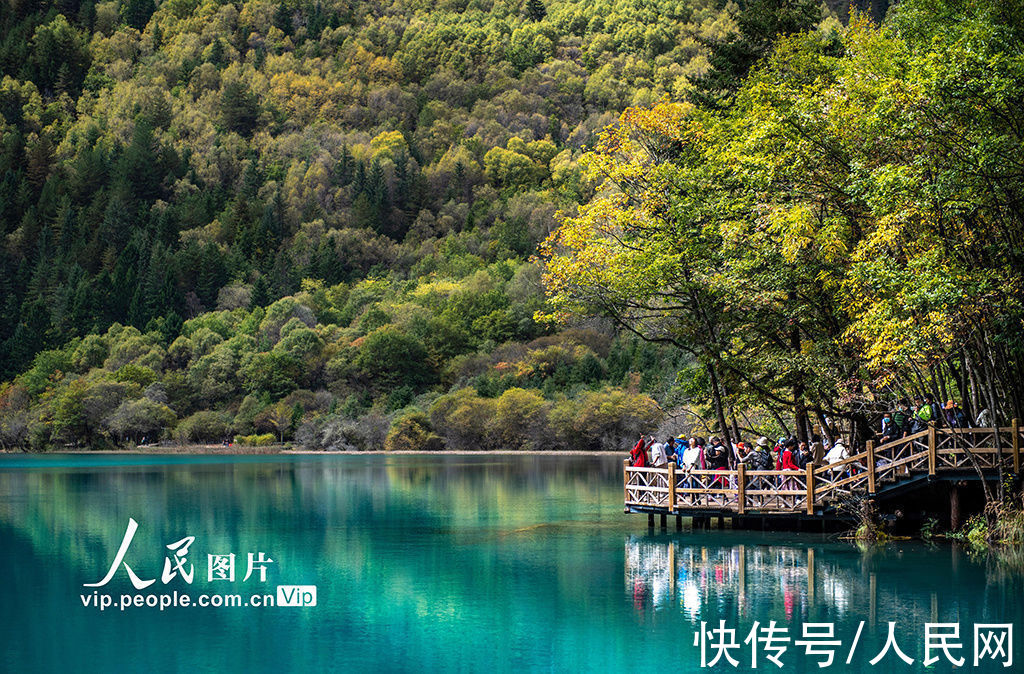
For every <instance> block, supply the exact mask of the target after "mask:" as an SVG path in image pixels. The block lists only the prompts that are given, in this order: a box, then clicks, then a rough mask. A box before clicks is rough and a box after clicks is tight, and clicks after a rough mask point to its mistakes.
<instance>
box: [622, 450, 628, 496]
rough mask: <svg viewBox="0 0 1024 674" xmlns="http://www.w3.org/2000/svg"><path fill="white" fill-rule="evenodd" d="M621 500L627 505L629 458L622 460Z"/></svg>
mask: <svg viewBox="0 0 1024 674" xmlns="http://www.w3.org/2000/svg"><path fill="white" fill-rule="evenodd" d="M622 502H623V503H625V504H626V505H627V506H628V505H629V459H623V460H622Z"/></svg>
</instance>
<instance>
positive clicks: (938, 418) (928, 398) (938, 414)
mask: <svg viewBox="0 0 1024 674" xmlns="http://www.w3.org/2000/svg"><path fill="white" fill-rule="evenodd" d="M917 416H918V418H919V419H921V420H922V421H924V422H925V423H930V424H934V425H936V426H941V425H942V408H941V407H939V405H938V403H936V402H935V396H933V395H932V394H931V393H925V394H924V405H922V406H921V408H920V409H918V410H917Z"/></svg>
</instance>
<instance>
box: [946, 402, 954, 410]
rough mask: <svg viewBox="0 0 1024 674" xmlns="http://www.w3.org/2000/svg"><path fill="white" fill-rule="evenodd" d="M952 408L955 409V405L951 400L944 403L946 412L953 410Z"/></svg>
mask: <svg viewBox="0 0 1024 674" xmlns="http://www.w3.org/2000/svg"><path fill="white" fill-rule="evenodd" d="M954 407H956V403H955V402H953V401H952V400H950V401H948V402H947V403H946V409H947V410H951V409H953V408H954Z"/></svg>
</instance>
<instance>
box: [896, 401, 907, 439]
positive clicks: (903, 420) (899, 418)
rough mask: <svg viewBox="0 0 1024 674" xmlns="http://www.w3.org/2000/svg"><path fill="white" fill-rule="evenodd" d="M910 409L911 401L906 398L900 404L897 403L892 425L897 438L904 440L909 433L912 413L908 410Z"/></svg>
mask: <svg viewBox="0 0 1024 674" xmlns="http://www.w3.org/2000/svg"><path fill="white" fill-rule="evenodd" d="M909 407H910V401H909V400H907V399H906V398H901V399H900V400H899V402H897V403H896V409H895V410H893V413H892V423H893V426H894V427H895V429H896V431H897V435H896V438H902V437H904V436H905V435H907V431H908V430H909V426H910V424H909V422H910V411H909V410H908V408H909ZM896 438H894V439H896Z"/></svg>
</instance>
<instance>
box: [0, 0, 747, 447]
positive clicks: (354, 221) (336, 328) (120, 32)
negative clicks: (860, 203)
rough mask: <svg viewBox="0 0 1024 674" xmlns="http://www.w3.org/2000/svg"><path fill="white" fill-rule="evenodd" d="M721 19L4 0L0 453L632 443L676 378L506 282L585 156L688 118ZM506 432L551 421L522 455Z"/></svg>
mask: <svg viewBox="0 0 1024 674" xmlns="http://www.w3.org/2000/svg"><path fill="white" fill-rule="evenodd" d="M735 15H736V7H735V6H733V5H729V6H722V5H720V3H717V2H713V1H712V0H679V1H677V2H661V1H657V2H655V1H646V0H598V1H597V2H570V1H557V0H547V1H546V2H545V1H541V0H528V1H527V2H522V3H520V2H499V1H493V2H488V1H486V0H484V1H480V2H460V1H453V2H441V3H433V2H431V3H427V2H417V1H416V0H394V1H393V2H391V3H390V4H389V3H386V2H385V3H369V2H349V1H343V0H317V1H311V0H284V1H282V2H269V1H258V0H250V1H246V2H219V1H213V0H204V1H200V0H165V1H163V2H154V1H153V0H123V1H122V0H112V1H108V2H91V1H86V2H80V1H78V0H48V1H45V2H28V1H22V2H18V1H14V0H12V1H11V2H6V3H2V4H0V31H2V35H3V40H2V43H0V71H2V82H0V115H2V119H0V123H2V129H0V134H2V136H0V138H2V143H0V228H2V231H0V234H2V238H0V244H2V247H0V298H2V306H0V380H8V381H9V383H8V384H7V385H5V386H4V387H3V389H0V414H2V421H0V431H2V432H0V439H2V442H3V444H4V446H7V447H12V446H32V447H36V448H42V447H46V446H50V445H56V446H60V445H67V444H71V445H76V444H83V445H102V444H109V443H120V442H139V441H142V440H144V439H145V440H153V439H156V438H158V437H161V436H164V437H166V436H170V435H174V436H176V437H179V438H183V439H188V440H220V439H221V438H224V437H231V436H233V435H235V434H242V435H247V434H259V433H273V434H275V435H276V436H277V437H279V438H280V437H284V438H291V437H293V435H294V434H296V433H299V435H300V436H301V435H302V434H303V433H305V434H306V435H305V439H306V440H307V441H310V442H312V443H313V444H315V445H317V446H330V447H340V446H345V447H352V446H359V447H368V446H373V445H374V444H378V445H379V444H380V443H381V442H383V439H384V435H385V434H386V433H387V432H388V429H389V428H391V427H392V425H394V427H395V428H396V429H399V426H401V429H400V430H402V433H404V434H405V435H410V436H414V437H415V436H416V434H417V433H424V434H426V435H427V436H429V435H430V434H432V433H440V434H441V435H442V436H443V439H444V441H445V442H446V443H447V444H448V445H450V446H467V447H468V446H499V445H500V446H515V447H520V446H537V447H541V446H543V447H548V446H563V447H576V448H579V447H583V446H587V445H591V444H592V443H594V442H596V441H597V439H598V438H605V439H606V442H608V443H609V445H611V444H614V442H615V441H616V440H617V439H618V436H619V432H621V434H626V433H629V434H631V433H633V432H634V430H635V429H636V428H637V427H639V426H640V425H642V426H644V427H649V426H650V425H652V424H654V423H656V421H657V419H658V418H660V416H661V412H660V410H659V408H658V406H657V405H656V403H655V402H654V400H653V399H652V398H650V397H647V396H648V395H653V396H656V397H657V398H658V399H659V400H660V401H661V402H662V403H665V402H667V401H668V400H669V397H670V396H671V395H676V396H678V395H683V394H682V393H680V391H679V389H678V386H679V385H678V382H677V380H676V371H677V370H678V369H679V367H680V366H681V364H682V359H683V356H682V355H679V356H677V355H676V354H674V353H673V354H670V355H669V356H667V357H666V355H665V354H664V353H658V355H657V356H656V353H657V349H656V347H652V346H649V345H642V344H639V343H637V342H635V341H632V340H630V339H627V338H623V337H615V336H614V333H612V332H611V331H610V329H609V326H608V325H607V324H602V325H600V326H599V328H600V329H597V330H588V329H586V328H585V327H584V328H576V329H570V330H569V331H568V332H561V333H557V334H555V332H553V331H558V330H562V329H563V328H562V327H555V326H552V325H551V324H546V323H545V324H539V323H537V322H536V321H535V320H534V313H535V312H536V311H537V310H539V309H542V308H543V307H542V302H543V291H542V288H541V285H540V282H539V279H540V270H539V267H538V266H537V265H535V264H533V263H530V262H529V258H530V256H531V255H533V253H534V252H535V250H536V247H537V244H538V243H539V242H540V241H542V240H543V239H544V238H546V237H547V236H548V235H549V234H550V232H551V231H553V229H554V228H555V226H556V218H555V214H556V212H558V211H562V212H564V213H567V214H569V215H571V214H573V213H575V212H576V208H577V205H578V204H580V203H584V202H586V201H588V200H589V199H590V198H591V197H592V196H593V194H594V189H595V184H594V182H593V181H592V180H590V179H588V178H586V177H585V176H584V175H583V172H582V169H581V168H580V166H579V164H578V160H579V159H580V157H581V155H582V154H583V153H584V152H586V151H587V150H589V149H590V148H591V147H593V146H594V144H595V142H596V140H597V135H598V132H599V131H600V130H601V129H602V128H603V127H605V126H606V125H608V124H611V123H613V122H615V121H616V120H617V119H618V116H619V114H620V113H621V112H622V110H624V109H625V108H627V107H629V106H635V105H640V106H648V105H653V104H655V103H656V102H658V101H659V100H662V99H663V98H666V97H669V98H680V97H682V96H685V95H686V92H687V91H688V90H690V89H691V88H692V81H694V80H696V79H698V78H699V77H700V76H701V75H702V74H703V73H704V72H705V71H707V69H708V54H709V50H708V45H709V44H713V43H715V42H717V41H722V40H726V39H728V38H729V36H731V35H734V34H735V32H736V29H737V27H736V22H735ZM282 298H283V299H282ZM563 327H564V326H563ZM634 373H641V374H634ZM466 387H469V388H466ZM673 387H675V390H676V393H670V391H671V390H673ZM463 389H464V390H463ZM438 396H444V397H442V398H441V399H440V401H438V400H437V398H438ZM514 396H518V398H514ZM445 405H447V407H446V406H445ZM616 406H618V407H616ZM513 409H514V410H516V414H527V416H528V415H529V413H530V412H529V410H531V409H532V410H533V413H534V414H535V415H540V416H542V417H543V419H544V423H542V424H534V425H533V427H532V429H531V430H530V433H531V434H530V435H529V437H526V436H522V435H521V433H520V434H519V435H517V434H516V433H517V432H520V431H521V430H522V423H521V421H520V420H516V421H514V422H513V421H512V417H510V416H509V415H510V414H511V412H510V410H513ZM626 409H628V410H629V414H625V413H624V412H623V410H626ZM402 410H404V412H403V411H402ZM495 410H497V411H495ZM503 410H504V411H503ZM502 414H504V415H505V416H504V417H502ZM588 414H589V415H591V417H588V416H587V415H588ZM595 415H596V416H595ZM601 415H603V417H602V418H603V419H604V420H603V421H602V422H601V423H597V421H596V417H597V416H601ZM634 416H635V417H636V418H635V419H634V418H633V417H634ZM428 417H429V419H428ZM503 418H504V419H506V421H501V419H503ZM516 419H518V417H516ZM637 419H639V421H638V420H637ZM403 423H404V424H405V425H404V426H403V425H402V424H403ZM503 423H504V424H506V425H507V428H506V427H505V426H502V425H501V424H503ZM495 424H497V425H495ZM601 424H604V425H603V426H602V425H601ZM608 428H613V429H617V432H616V433H611V434H609V433H607V432H605V431H607V430H608ZM453 429H454V430H453ZM503 429H504V430H503ZM503 434H504V435H503ZM399 435H401V434H399ZM396 437H397V436H396ZM311 438H313V439H312V440H311ZM339 438H341V439H339ZM428 439H429V438H428ZM420 440H422V438H420Z"/></svg>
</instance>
